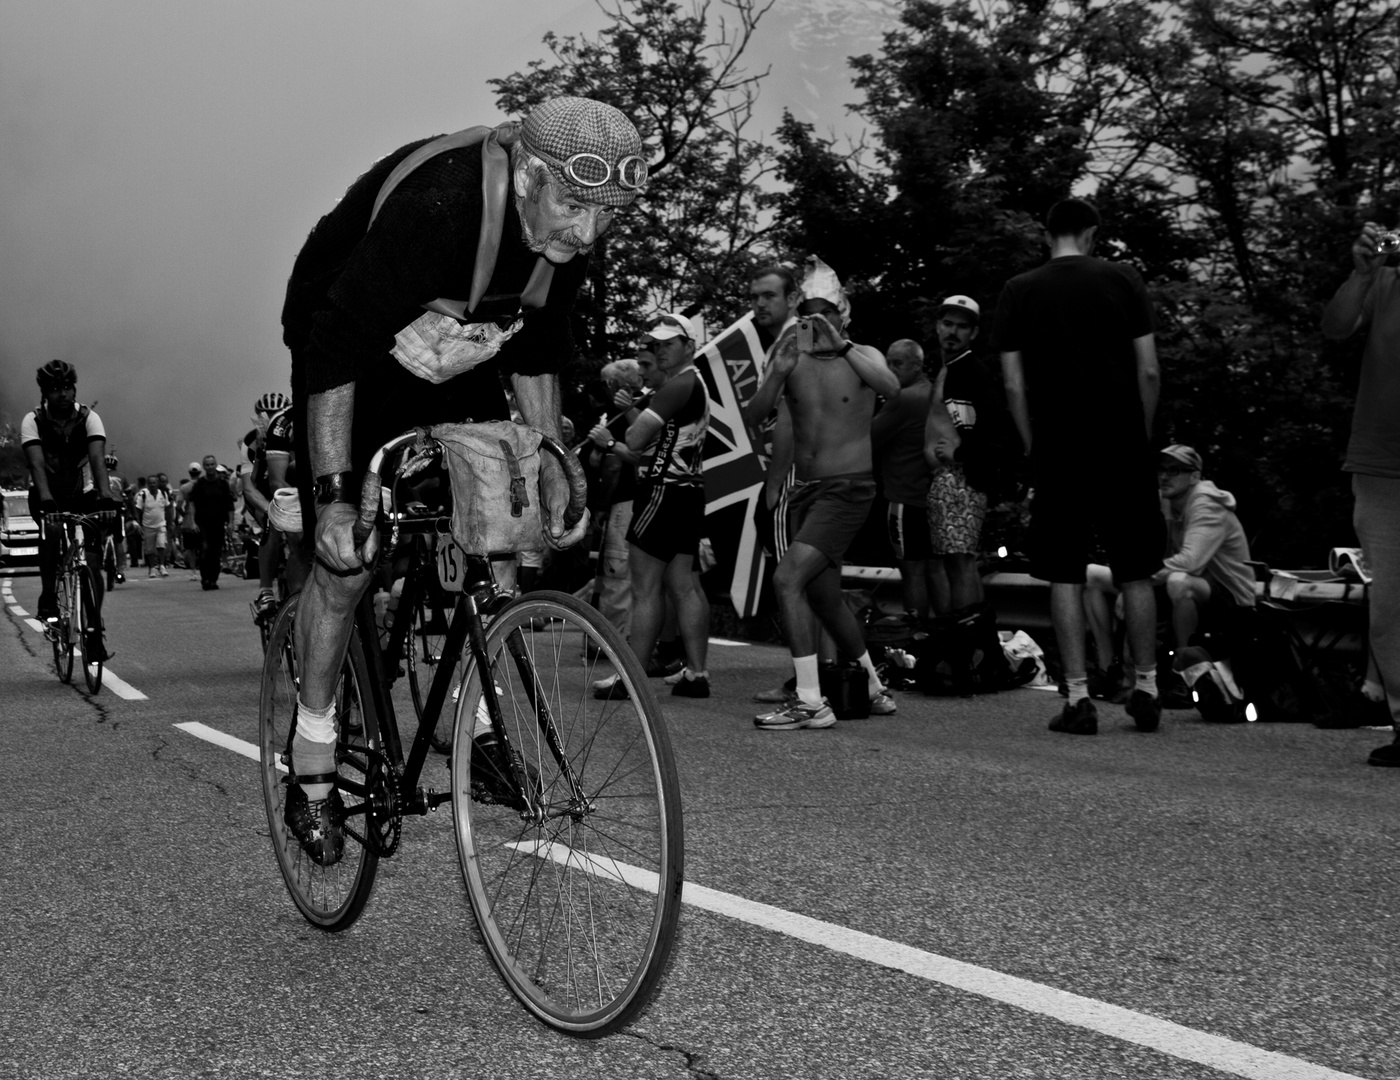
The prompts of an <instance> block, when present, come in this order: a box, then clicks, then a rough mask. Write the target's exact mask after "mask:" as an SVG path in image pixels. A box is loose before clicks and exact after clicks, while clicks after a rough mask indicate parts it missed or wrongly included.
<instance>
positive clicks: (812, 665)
mask: <svg viewBox="0 0 1400 1080" xmlns="http://www.w3.org/2000/svg"><path fill="white" fill-rule="evenodd" d="M792 666H793V669H794V670H795V671H796V672H797V696H798V698H799V699H800V700H801V701H802V704H804V705H820V704H821V703H822V684H821V676H820V675H819V674H818V671H817V654H816V653H813V654H812V655H811V656H794V657H793V658H792Z"/></svg>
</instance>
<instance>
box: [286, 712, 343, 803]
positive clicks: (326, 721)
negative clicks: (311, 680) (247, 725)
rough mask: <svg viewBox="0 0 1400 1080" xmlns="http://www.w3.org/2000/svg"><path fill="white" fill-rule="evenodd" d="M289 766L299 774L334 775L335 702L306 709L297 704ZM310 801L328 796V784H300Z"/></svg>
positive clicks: (329, 790)
mask: <svg viewBox="0 0 1400 1080" xmlns="http://www.w3.org/2000/svg"><path fill="white" fill-rule="evenodd" d="M292 767H293V768H294V769H295V770H296V771H297V772H298V773H300V774H303V775H306V776H314V775H316V774H317V773H333V772H335V703H334V702H332V703H331V704H330V705H328V706H327V707H326V708H324V709H308V708H307V707H306V706H305V705H303V704H302V703H301V702H300V701H298V702H297V733H296V734H295V735H294V736H292ZM301 787H302V790H303V791H305V792H306V797H307V798H308V799H310V800H311V801H312V802H315V801H316V800H317V799H324V798H325V797H326V796H328V795H329V794H330V793H331V787H332V785H330V784H324V783H322V784H302V785H301Z"/></svg>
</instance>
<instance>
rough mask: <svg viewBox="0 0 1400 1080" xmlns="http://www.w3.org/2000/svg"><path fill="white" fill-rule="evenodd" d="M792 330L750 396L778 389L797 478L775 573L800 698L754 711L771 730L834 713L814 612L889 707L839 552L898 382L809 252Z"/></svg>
mask: <svg viewBox="0 0 1400 1080" xmlns="http://www.w3.org/2000/svg"><path fill="white" fill-rule="evenodd" d="M802 291H803V300H802V303H801V304H800V305H799V306H798V308H797V316H798V322H797V332H796V334H793V335H791V336H788V337H784V338H783V339H782V340H781V341H780V342H779V344H778V347H777V348H776V349H775V351H774V353H773V358H772V360H771V361H770V362H769V365H768V371H767V372H766V373H765V376H764V381H763V385H762V386H760V387H759V389H758V392H757V393H756V394H755V395H754V400H753V401H752V402H751V403H750V406H749V409H750V411H751V414H752V415H756V416H766V415H767V414H768V412H769V410H770V409H772V408H773V406H774V405H776V404H778V402H779V400H780V399H781V400H782V402H783V404H784V405H785V407H786V410H787V412H788V414H789V416H790V417H791V421H792V434H793V448H794V464H795V467H796V480H795V481H794V482H793V485H792V493H791V495H790V497H789V503H788V514H789V531H790V535H791V537H792V539H791V543H790V544H789V545H788V549H787V552H786V554H784V555H783V558H782V561H781V562H780V563H779V564H778V569H777V571H776V572H775V573H774V575H773V587H774V590H775V591H776V593H777V597H778V611H779V614H780V616H781V618H782V625H783V636H784V637H785V638H786V640H787V643H788V649H789V650H790V651H791V653H792V662H793V667H794V668H795V669H796V672H797V701H796V702H794V703H793V704H792V705H790V706H789V707H787V708H785V709H779V710H778V711H776V712H773V713H767V714H764V715H761V716H758V717H755V718H754V724H755V725H756V726H758V727H760V728H763V729H765V730H770V731H787V730H791V729H795V728H808V727H809V728H826V727H831V726H832V725H833V724H835V723H836V715H835V713H834V712H833V711H832V709H831V706H830V705H829V704H828V703H827V701H826V700H825V699H824V698H823V697H822V693H821V685H820V682H819V681H818V665H817V638H816V631H815V628H814V625H813V615H814V614H815V616H816V618H817V620H819V621H820V623H821V625H822V626H823V627H824V628H825V629H826V631H827V633H829V634H830V635H831V637H832V639H833V640H834V641H835V642H836V646H837V648H838V649H839V650H840V652H841V654H842V656H843V657H845V658H855V659H858V660H859V661H860V663H861V665H862V666H863V667H864V668H865V669H866V673H867V675H868V676H869V689H870V697H871V712H872V714H875V715H886V716H887V715H889V714H891V713H893V712H894V711H895V704H894V699H893V698H891V697H890V696H889V693H888V691H886V689H885V687H884V685H883V684H882V683H881V682H880V677H879V676H878V675H877V674H876V673H875V667H874V665H873V664H872V663H871V661H870V653H869V652H868V651H867V650H866V648H865V639H864V637H863V636H862V634H861V631H860V624H859V623H857V622H856V618H855V616H854V615H852V614H851V611H850V609H849V608H847V607H846V602H845V599H844V597H843V596H842V595H841V559H842V558H843V557H844V556H845V554H846V549H847V548H848V547H850V544H851V541H852V540H854V539H855V537H856V534H857V533H858V532H860V529H861V526H862V525H864V524H865V519H866V517H867V516H868V515H869V513H870V506H871V504H872V503H873V502H874V500H875V479H874V475H873V473H872V467H871V449H870V422H871V419H872V418H873V417H874V415H875V398H876V396H877V395H880V396H884V397H890V396H892V395H894V394H895V393H897V392H898V391H899V379H898V378H897V377H896V376H895V374H894V373H893V372H892V371H890V369H889V366H888V365H887V364H886V363H885V358H884V356H883V355H882V354H881V353H880V350H878V349H874V348H871V347H870V346H869V345H857V344H856V343H855V342H853V341H851V340H850V339H849V338H847V337H846V336H845V330H846V322H847V320H848V319H849V317H850V302H849V301H848V300H847V299H846V294H845V290H844V289H842V288H841V283H840V281H838V280H837V277H836V275H835V273H833V272H832V270H831V268H830V267H829V266H827V265H826V264H825V263H823V262H822V261H821V260H820V259H819V258H817V257H816V256H815V255H813V256H810V257H809V258H808V259H807V272H806V275H805V277H804V280H803V283H802Z"/></svg>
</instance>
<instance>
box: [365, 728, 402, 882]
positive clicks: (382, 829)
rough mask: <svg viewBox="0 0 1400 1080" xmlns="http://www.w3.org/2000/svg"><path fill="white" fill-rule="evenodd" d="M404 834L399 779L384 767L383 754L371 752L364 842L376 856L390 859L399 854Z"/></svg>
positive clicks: (368, 769)
mask: <svg viewBox="0 0 1400 1080" xmlns="http://www.w3.org/2000/svg"><path fill="white" fill-rule="evenodd" d="M402 834H403V807H402V805H401V804H400V801H399V785H398V777H397V776H396V775H394V772H393V770H391V769H389V768H387V767H386V766H385V763H384V758H383V755H381V754H379V753H377V752H376V751H373V750H370V751H369V767H368V768H367V769H366V771H365V841H366V843H368V844H369V847H370V849H371V850H372V851H373V852H374V853H375V854H376V855H378V856H379V857H380V858H381V859H387V858H389V857H390V856H391V855H393V854H394V852H396V851H398V849H399V840H400V838H401V836H402Z"/></svg>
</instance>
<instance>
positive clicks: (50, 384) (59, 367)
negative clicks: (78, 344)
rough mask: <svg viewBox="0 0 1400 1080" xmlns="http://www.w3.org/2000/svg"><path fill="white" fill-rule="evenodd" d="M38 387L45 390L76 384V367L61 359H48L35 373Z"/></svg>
mask: <svg viewBox="0 0 1400 1080" xmlns="http://www.w3.org/2000/svg"><path fill="white" fill-rule="evenodd" d="M34 377H35V381H36V382H38V384H39V389H40V390H43V391H45V392H47V391H49V390H57V389H59V388H60V387H64V386H77V385H78V369H77V368H75V367H74V366H73V365H72V364H69V363H65V362H64V361H62V360H50V361H49V362H48V363H47V364H45V365H44V366H43V367H41V368H40V369H39V370H38V371H37V372H36V373H35V376H34Z"/></svg>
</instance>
